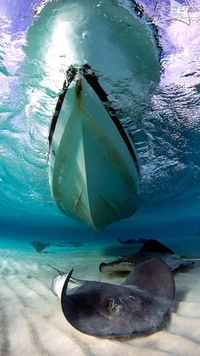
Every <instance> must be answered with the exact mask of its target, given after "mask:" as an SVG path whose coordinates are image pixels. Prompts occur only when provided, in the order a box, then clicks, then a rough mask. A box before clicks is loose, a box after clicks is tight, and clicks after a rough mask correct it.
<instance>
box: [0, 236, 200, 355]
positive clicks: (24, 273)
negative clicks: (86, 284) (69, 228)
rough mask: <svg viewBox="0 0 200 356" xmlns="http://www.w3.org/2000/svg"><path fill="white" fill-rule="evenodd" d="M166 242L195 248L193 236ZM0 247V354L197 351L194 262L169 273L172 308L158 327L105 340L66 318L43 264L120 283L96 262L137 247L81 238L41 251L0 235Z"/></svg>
mask: <svg viewBox="0 0 200 356" xmlns="http://www.w3.org/2000/svg"><path fill="white" fill-rule="evenodd" d="M162 242H164V243H165V241H162ZM166 244H167V246H168V247H170V248H173V249H174V250H175V252H176V253H180V254H184V255H186V254H191V253H192V254H193V255H194V254H196V255H197V254H198V251H200V239H199V237H198V236H197V237H195V238H193V239H192V238H191V237H188V238H184V239H177V238H176V239H174V240H173V238H171V239H168V240H167V243H166ZM0 246H1V254H0V269H1V273H0V278H1V283H0V285H1V288H0V300H1V303H0V329H1V330H0V335H1V337H0V355H2V356H4V355H6V356H9V355H10V356H17V355H20V356H23V355H25V356H29V355H30V356H47V355H48V356H51V355H52V356H55V355H59V356H62V355H63V356H66V355H73V356H82V355H91V356H101V355H102V356H106V355H109V356H112V355H113V356H121V355H126V356H129V355H131V356H132V355H135V356H137V355H139V356H143V355H144V356H150V355H152V356H157V355H180V356H184V355H187V356H188V355H192V356H199V355H200V261H196V263H195V265H194V266H193V267H192V268H188V269H186V270H184V271H181V272H178V273H176V274H175V283H176V294H175V301H174V305H173V312H172V315H171V320H170V321H169V323H168V325H166V327H165V328H164V329H163V330H161V331H158V332H155V333H154V334H151V335H149V336H143V337H137V338H131V339H128V340H106V339H99V338H96V337H92V336H88V335H84V334H83V333H81V332H79V331H77V330H76V329H74V328H73V327H72V326H71V325H70V324H69V323H68V322H67V320H66V319H65V318H64V315H63V313H62V311H61V306H60V301H59V299H58V298H57V297H56V296H54V295H53V293H52V292H51V289H50V287H51V280H52V277H53V276H54V275H55V271H54V270H52V269H51V268H50V267H48V266H47V263H49V264H52V265H54V266H57V267H58V268H60V269H62V270H65V271H69V270H70V269H71V268H74V277H77V278H83V279H95V280H98V281H108V282H113V283H121V282H122V281H123V280H124V277H116V276H113V275H112V276H108V275H103V274H101V273H100V272H99V271H98V267H99V264H100V263H101V262H108V261H112V259H116V257H118V256H119V255H120V254H128V253H130V251H132V252H135V251H136V250H137V249H138V248H139V246H137V245H135V246H130V245H128V246H119V245H117V242H116V243H115V242H112V243H109V244H106V243H105V242H98V243H97V242H96V244H93V243H92V242H91V243H87V242H86V243H84V246H82V247H70V246H68V247H65V248H62V249H60V248H59V247H55V246H51V247H50V248H48V249H46V250H45V251H44V252H43V253H37V252H36V251H35V250H34V249H33V248H32V247H31V246H30V245H29V244H28V243H26V242H22V241H20V240H18V241H12V240H9V239H4V240H3V239H2V240H1V241H0Z"/></svg>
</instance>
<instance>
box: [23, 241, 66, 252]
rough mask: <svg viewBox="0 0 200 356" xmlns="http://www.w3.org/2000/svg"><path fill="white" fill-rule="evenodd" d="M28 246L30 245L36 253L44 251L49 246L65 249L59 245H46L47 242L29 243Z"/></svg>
mask: <svg viewBox="0 0 200 356" xmlns="http://www.w3.org/2000/svg"><path fill="white" fill-rule="evenodd" d="M29 244H30V245H31V246H33V248H34V249H35V250H36V251H37V252H38V253H40V252H42V251H44V250H45V249H46V248H47V247H50V246H58V247H65V246H63V245H59V244H52V243H47V242H41V241H35V240H34V241H31V242H29Z"/></svg>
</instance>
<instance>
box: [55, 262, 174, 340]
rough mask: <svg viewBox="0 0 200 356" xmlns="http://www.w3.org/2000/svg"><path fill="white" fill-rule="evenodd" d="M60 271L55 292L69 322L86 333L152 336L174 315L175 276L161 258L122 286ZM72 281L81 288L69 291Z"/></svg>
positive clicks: (141, 268)
mask: <svg viewBox="0 0 200 356" xmlns="http://www.w3.org/2000/svg"><path fill="white" fill-rule="evenodd" d="M53 268H54V267H53ZM57 271H58V272H59V276H56V277H54V278H53V281H52V291H53V293H54V294H56V295H57V296H58V297H59V298H60V299H61V306H62V311H63V313H64V315H65V317H66V319H67V321H68V322H69V323H70V324H71V325H72V326H73V327H74V328H76V329H77V330H79V331H81V332H83V333H85V334H88V335H92V336H97V337H102V338H123V337H126V338H127V337H131V336H137V335H143V334H149V333H152V332H155V331H156V330H158V329H161V327H163V326H164V325H165V323H166V321H167V319H168V317H169V315H170V312H171V309H172V303H173V299H174V293H175V285H174V277H173V274H172V272H171V271H170V269H169V267H168V266H167V265H166V263H164V262H163V261H161V260H160V259H158V258H153V259H151V260H149V261H145V262H143V263H141V264H139V265H138V266H136V267H135V268H133V270H132V271H131V273H130V274H129V276H128V277H127V278H126V280H125V281H124V282H123V283H122V284H121V285H115V284H111V283H103V282H96V281H82V280H77V279H74V278H72V272H73V270H71V272H70V273H69V274H66V273H64V272H61V271H59V270H57ZM71 279H72V282H75V283H77V284H78V285H79V286H78V287H76V288H72V289H70V290H68V284H69V281H70V280H71Z"/></svg>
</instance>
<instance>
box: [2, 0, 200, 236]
mask: <svg viewBox="0 0 200 356" xmlns="http://www.w3.org/2000/svg"><path fill="white" fill-rule="evenodd" d="M119 2H120V3H121V4H122V5H123V6H129V5H130V2H129V1H128V0H127V1H126V0H124V1H123V0H120V1H119ZM37 3H38V1H36V0H35V1H31V0H29V1H26V2H25V4H24V1H22V0H21V1H18V2H14V3H13V2H12V4H13V6H11V5H10V4H11V1H8V0H1V5H0V14H1V16H0V29H1V30H0V31H1V47H0V83H1V86H0V98H1V100H0V117H1V120H0V130H1V136H0V153H1V160H0V183H1V184H0V196H1V200H0V220H1V236H2V239H3V238H5V237H9V238H12V239H13V241H14V240H15V239H21V240H23V241H30V240H31V239H32V238H34V239H36V238H37V239H38V240H41V239H42V240H47V241H49V240H52V241H58V240H59V239H61V238H63V237H72V236H73V237H74V238H75V237H78V238H79V240H81V239H83V240H90V241H92V240H94V241H95V240H105V241H113V240H115V239H116V237H117V236H119V235H120V236H121V237H127V238H130V237H132V238H133V237H135V238H139V237H146V238H148V237H155V238H159V239H161V240H162V239H164V238H167V237H171V236H173V237H174V238H178V237H181V236H191V237H192V236H194V235H195V234H196V232H197V231H198V230H200V188H199V187H200V149H199V148H200V147H199V146H200V100H199V94H200V76H199V70H200V63H199V54H200V44H199V31H200V7H199V5H198V0H196V3H195V1H191V2H190V0H188V1H187V2H186V1H181V0H179V1H177V2H176V3H177V4H179V5H180V7H177V5H176V7H173V6H174V5H173V4H171V3H170V1H159V2H156V1H155V2H153V5H152V1H148V0H141V1H140V4H141V5H142V6H143V9H144V10H145V11H146V13H147V14H148V15H149V18H150V17H151V21H153V22H154V24H155V25H156V27H157V34H158V38H159V43H160V46H161V48H162V54H161V67H162V71H161V77H160V80H159V81H158V82H157V83H153V84H152V83H148V84H147V83H145V84H144V83H142V86H141V87H140V90H139V92H137V93H134V94H133V93H131V92H130V90H128V89H127V85H126V84H127V83H126V81H125V82H121V84H120V87H119V91H120V95H121V97H123V101H122V103H121V107H120V109H121V110H124V117H125V120H124V125H125V126H126V127H128V129H129V131H130V132H131V133H132V134H133V138H134V142H135V144H136V148H137V150H138V154H139V158H140V164H141V196H140V203H139V209H138V211H137V213H136V214H135V215H134V216H132V217H131V218H130V219H128V220H125V221H121V222H119V223H117V224H114V225H112V226H110V227H108V228H106V229H105V231H103V232H101V233H97V232H94V231H92V230H90V229H89V228H88V227H87V226H84V225H83V224H81V223H78V222H76V221H75V220H72V219H70V218H67V217H66V216H64V215H62V213H61V212H60V211H59V210H58V209H57V207H56V206H55V204H54V202H53V199H52V196H51V192H50V188H49V182H48V157H47V147H48V146H47V138H48V130H49V126H50V123H51V118H52V114H53V111H54V108H55V104H56V101H57V97H58V94H59V91H60V89H61V87H62V83H63V80H64V69H63V68H64V64H65V58H64V57H62V55H60V56H59V66H58V63H57V62H56V61H54V62H52V63H50V62H49V63H50V64H49V66H48V67H45V63H42V59H41V58H40V52H39V50H38V46H41V44H42V36H43V34H44V31H46V29H47V28H48V26H50V24H51V16H52V13H51V12H52V11H54V12H55V11H56V10H55V9H56V8H57V7H58V6H60V4H62V1H57V2H56V1H52V2H51V3H50V4H46V5H45V6H44V9H43V10H42V11H41V12H40V13H38V14H37V16H35V17H34V18H33V16H32V14H33V10H34V9H35V8H36V5H37ZM100 3H101V2H100ZM161 5H162V6H161ZM172 5H173V6H172ZM44 11H46V12H45V16H46V20H47V21H46V22H45V23H43V22H42V21H41V16H42V14H43V13H44ZM48 15H49V18H48ZM48 21H49V22H48ZM141 22H143V23H149V27H148V31H150V32H151V31H152V35H155V32H154V30H155V29H153V28H152V26H151V23H150V20H148V16H144V17H143V18H142V19H141ZM38 24H39V25H38ZM29 26H31V27H29ZM38 26H40V27H39V32H38ZM43 26H44V28H43ZM36 29H37V31H36ZM158 52H159V50H158ZM143 55H144V56H145V55H146V54H145V45H144V47H143ZM65 69H66V68H65ZM53 70H54V75H53V76H52V71H53ZM110 85H111V86H112V83H110ZM121 97H120V98H121ZM118 99H119V97H118V93H116V96H115V97H114V98H113V101H114V102H115V104H116V106H117V105H119V101H118ZM120 100H121V99H120ZM76 240H77V238H76Z"/></svg>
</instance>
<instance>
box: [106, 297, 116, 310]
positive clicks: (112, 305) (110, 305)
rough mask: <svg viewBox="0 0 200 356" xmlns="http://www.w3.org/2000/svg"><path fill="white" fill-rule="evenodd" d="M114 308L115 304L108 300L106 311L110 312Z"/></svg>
mask: <svg viewBox="0 0 200 356" xmlns="http://www.w3.org/2000/svg"><path fill="white" fill-rule="evenodd" d="M114 307H115V302H114V300H113V299H109V300H108V304H107V309H109V310H111V309H113V308H114Z"/></svg>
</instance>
